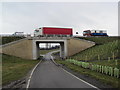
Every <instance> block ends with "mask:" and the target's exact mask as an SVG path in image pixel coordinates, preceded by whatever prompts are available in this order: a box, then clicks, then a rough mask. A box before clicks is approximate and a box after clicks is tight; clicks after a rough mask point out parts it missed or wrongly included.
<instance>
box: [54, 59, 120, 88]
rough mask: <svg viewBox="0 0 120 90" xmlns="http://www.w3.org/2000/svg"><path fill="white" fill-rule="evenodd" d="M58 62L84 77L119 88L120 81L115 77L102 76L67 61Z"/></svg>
mask: <svg viewBox="0 0 120 90" xmlns="http://www.w3.org/2000/svg"><path fill="white" fill-rule="evenodd" d="M56 62H57V63H60V64H64V65H65V66H66V67H67V68H69V69H71V70H72V71H74V72H77V73H79V74H82V75H86V76H90V77H93V78H95V79H97V80H99V81H100V82H102V83H104V84H108V85H111V86H113V87H114V88H118V87H119V82H120V79H117V78H115V77H111V76H108V75H105V74H102V73H99V72H95V71H92V70H89V69H84V68H81V67H79V66H77V65H73V64H71V63H69V62H67V61H63V60H56ZM119 88H120V87H119Z"/></svg>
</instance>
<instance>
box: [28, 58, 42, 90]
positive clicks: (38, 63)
mask: <svg viewBox="0 0 120 90" xmlns="http://www.w3.org/2000/svg"><path fill="white" fill-rule="evenodd" d="M41 61H42V60H41ZM41 61H40V62H39V63H38V64H37V65H36V66H35V67H34V68H33V70H32V72H31V74H30V76H29V79H28V83H27V87H26V90H28V88H29V85H30V80H31V77H32V75H33V72H34V71H35V69H36V68H37V66H38V65H39V64H40V63H41Z"/></svg>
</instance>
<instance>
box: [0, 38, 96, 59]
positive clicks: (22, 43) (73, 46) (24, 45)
mask: <svg viewBox="0 0 120 90" xmlns="http://www.w3.org/2000/svg"><path fill="white" fill-rule="evenodd" d="M40 43H60V57H61V58H67V57H69V56H72V55H74V54H76V53H78V52H80V51H82V50H85V49H87V48H89V47H92V46H94V45H95V43H94V42H91V41H86V40H82V39H77V38H72V37H33V38H25V39H21V40H18V41H14V42H11V43H8V44H5V45H3V46H1V48H0V53H4V54H8V55H13V56H17V57H21V58H25V59H38V58H39V56H40V54H39V44H40Z"/></svg>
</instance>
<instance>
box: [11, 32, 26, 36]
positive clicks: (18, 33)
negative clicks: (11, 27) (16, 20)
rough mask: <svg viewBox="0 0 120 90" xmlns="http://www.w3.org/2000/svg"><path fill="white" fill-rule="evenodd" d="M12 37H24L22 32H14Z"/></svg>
mask: <svg viewBox="0 0 120 90" xmlns="http://www.w3.org/2000/svg"><path fill="white" fill-rule="evenodd" d="M13 36H24V32H15V33H14V34H13Z"/></svg>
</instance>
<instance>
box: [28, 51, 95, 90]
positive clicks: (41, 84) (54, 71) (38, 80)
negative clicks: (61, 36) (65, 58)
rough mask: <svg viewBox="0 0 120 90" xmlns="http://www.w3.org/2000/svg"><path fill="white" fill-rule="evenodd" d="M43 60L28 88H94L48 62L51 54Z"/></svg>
mask: <svg viewBox="0 0 120 90" xmlns="http://www.w3.org/2000/svg"><path fill="white" fill-rule="evenodd" d="M44 58H45V60H44V61H42V62H41V63H40V64H39V65H38V67H37V68H36V69H35V71H34V73H33V75H32V78H31V80H30V84H29V88H94V87H92V86H91V85H88V84H86V83H85V82H83V81H81V80H79V79H77V78H75V77H74V76H72V75H71V74H68V73H67V72H66V71H64V70H63V69H62V68H61V67H58V66H56V65H55V64H54V63H53V62H52V61H51V60H50V59H51V52H50V53H48V54H46V55H45V56H44ZM95 90H96V89H95Z"/></svg>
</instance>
